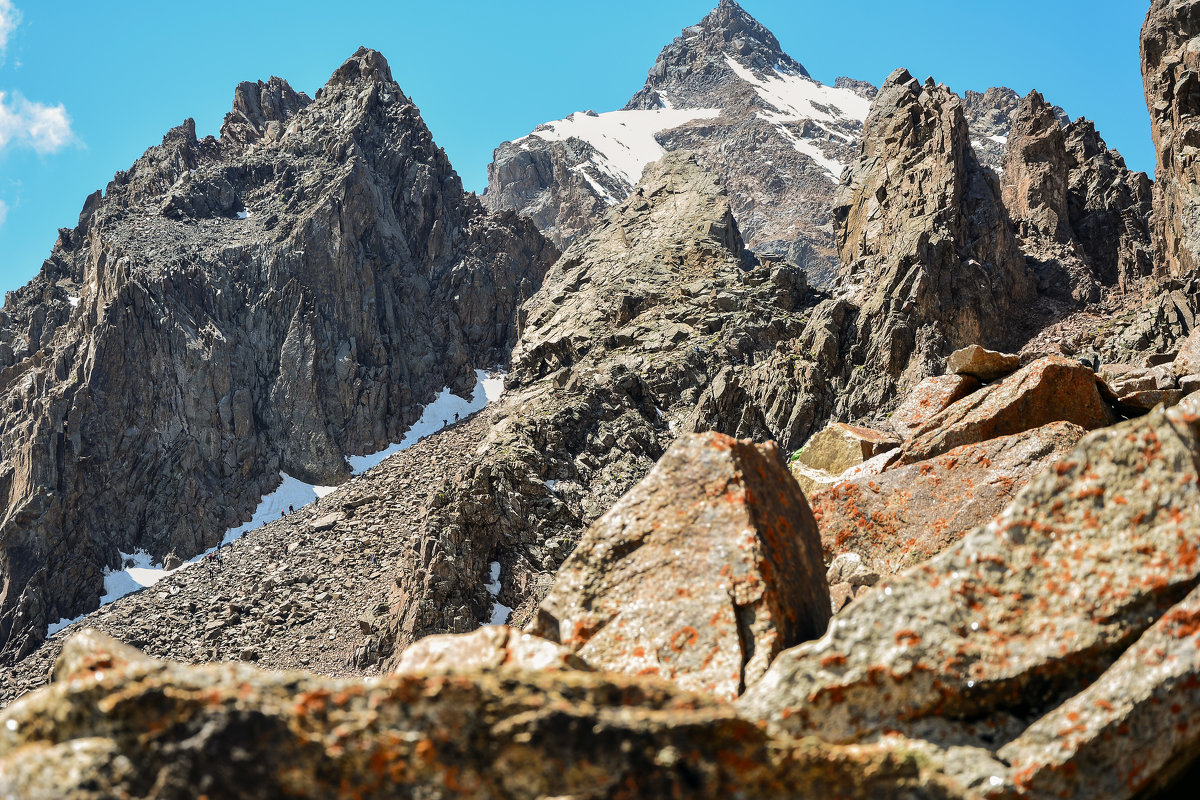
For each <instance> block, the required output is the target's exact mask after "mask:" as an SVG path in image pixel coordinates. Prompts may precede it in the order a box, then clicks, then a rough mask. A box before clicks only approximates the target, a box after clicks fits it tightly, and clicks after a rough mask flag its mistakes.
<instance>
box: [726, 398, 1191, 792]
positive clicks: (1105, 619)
mask: <svg viewBox="0 0 1200 800" xmlns="http://www.w3.org/2000/svg"><path fill="white" fill-rule="evenodd" d="M1198 412H1200V404H1197V403H1196V402H1194V401H1189V402H1188V403H1185V404H1183V405H1181V406H1179V407H1178V408H1175V409H1171V410H1168V411H1157V412H1154V413H1152V414H1150V415H1149V416H1146V417H1142V418H1140V419H1137V420H1132V421H1129V422H1126V423H1123V424H1121V425H1118V426H1116V427H1113V428H1108V429H1105V430H1101V431H1097V432H1095V433H1092V434H1091V435H1089V436H1087V437H1086V438H1085V439H1084V440H1083V441H1082V442H1081V444H1080V445H1079V447H1078V448H1076V449H1075V450H1074V451H1073V452H1072V453H1071V454H1069V455H1068V456H1067V457H1066V458H1065V459H1064V460H1063V461H1061V462H1060V463H1059V464H1058V465H1056V466H1055V467H1053V468H1052V469H1049V470H1046V471H1045V472H1043V473H1042V474H1041V475H1039V476H1038V477H1037V478H1035V479H1034V480H1033V481H1032V482H1031V483H1030V484H1029V486H1028V487H1027V488H1026V489H1025V490H1024V491H1023V492H1022V493H1021V494H1020V495H1019V496H1018V497H1017V499H1016V501H1015V502H1014V503H1013V504H1012V505H1010V506H1009V507H1008V508H1007V509H1006V510H1005V511H1004V513H1003V514H1001V515H999V516H998V517H997V518H996V519H994V520H993V521H991V522H990V523H989V524H987V525H985V526H983V527H980V528H978V529H976V530H974V531H972V532H971V533H969V534H967V536H966V537H965V538H964V539H963V540H962V541H961V542H959V544H957V545H956V546H954V547H952V548H951V549H950V550H948V551H946V552H945V553H943V554H941V555H940V556H937V557H935V558H934V559H932V560H931V561H929V562H927V563H925V564H923V565H919V566H916V567H913V568H910V569H908V570H907V571H905V572H904V573H902V574H901V575H899V576H897V577H895V578H894V579H892V580H889V581H886V582H884V583H882V584H880V586H878V587H876V588H875V589H874V590H873V591H872V594H874V595H875V596H878V597H880V601H879V602H856V603H853V604H851V605H850V606H849V607H848V608H846V609H845V610H844V611H843V612H842V614H841V615H840V616H839V617H838V618H837V619H836V620H835V621H834V622H833V623H832V624H831V626H830V632H829V633H828V634H827V635H826V636H825V637H824V638H823V639H821V640H820V641H819V642H814V643H810V644H807V645H802V646H800V647H798V648H794V649H792V650H789V651H787V652H785V653H783V654H782V655H781V656H780V657H779V658H777V659H776V660H775V663H774V664H773V665H772V667H771V669H770V671H769V672H768V673H767V675H766V676H765V677H764V678H763V679H762V680H761V681H759V682H758V683H757V684H755V685H754V686H753V687H751V688H750V690H749V691H748V692H747V693H746V695H744V697H743V698H742V699H741V700H740V701H739V704H740V706H741V708H742V710H743V711H744V712H746V713H750V714H754V715H756V716H759V717H761V718H764V719H771V720H774V721H775V722H777V723H779V724H780V725H782V726H784V727H785V728H787V729H788V730H791V731H793V732H795V733H804V734H815V735H818V736H820V737H821V738H823V739H825V740H826V741H838V742H850V741H858V740H863V739H865V738H868V737H871V736H873V735H875V734H878V733H882V732H884V731H896V732H900V733H902V734H908V735H919V736H921V737H922V738H925V739H926V740H929V741H937V742H941V743H942V744H943V746H963V745H969V746H973V747H977V748H982V749H984V750H987V751H992V752H994V751H997V750H1000V748H1002V747H1004V746H1005V745H1006V744H1008V743H1009V742H1014V741H1018V742H1019V741H1021V738H1020V737H1022V733H1023V731H1025V730H1026V729H1027V728H1029V726H1030V725H1031V724H1032V723H1034V722H1035V721H1036V720H1038V719H1039V718H1040V717H1042V716H1043V715H1044V714H1046V713H1053V714H1055V715H1057V714H1058V713H1059V712H1058V711H1056V709H1058V708H1059V707H1060V704H1061V703H1062V702H1063V701H1065V700H1067V699H1068V698H1070V697H1072V696H1074V695H1076V694H1078V693H1079V692H1081V691H1083V690H1085V689H1088V687H1089V686H1094V684H1093V681H1094V680H1095V679H1096V678H1098V677H1099V678H1100V679H1101V681H1104V680H1105V678H1104V677H1101V676H1102V675H1107V674H1109V673H1108V671H1109V670H1110V669H1115V670H1116V672H1115V673H1112V677H1111V678H1109V680H1110V681H1111V682H1110V683H1109V684H1108V685H1109V686H1110V687H1112V686H1113V685H1114V684H1115V683H1116V682H1118V681H1121V680H1123V679H1124V678H1123V677H1122V676H1124V675H1128V669H1129V668H1128V667H1127V666H1126V665H1124V664H1121V663H1120V662H1119V659H1120V658H1121V657H1122V654H1123V653H1125V654H1127V655H1128V657H1129V658H1130V659H1138V660H1141V656H1139V655H1137V651H1131V650H1129V648H1130V647H1131V646H1132V645H1133V644H1134V643H1135V642H1136V641H1137V639H1138V638H1139V637H1141V636H1142V635H1143V634H1146V632H1147V631H1148V630H1149V629H1150V628H1151V626H1152V625H1154V623H1155V620H1157V619H1159V618H1161V619H1162V621H1163V623H1164V626H1166V625H1170V626H1178V624H1179V622H1180V621H1181V620H1183V619H1185V618H1186V617H1187V615H1188V613H1190V612H1188V609H1187V607H1184V608H1181V609H1179V612H1178V613H1177V612H1170V613H1167V612H1168V611H1169V609H1170V608H1171V606H1172V605H1174V604H1175V603H1177V602H1179V601H1180V600H1182V599H1183V598H1184V597H1185V596H1186V595H1187V594H1188V593H1189V592H1191V591H1192V590H1193V588H1194V587H1195V586H1196V583H1197V580H1200V559H1197V557H1196V554H1197V552H1200V550H1198V548H1200V538H1198V537H1200V477H1198V470H1200V413H1198ZM1164 614H1165V616H1164ZM1167 630H1178V631H1181V632H1183V631H1191V630H1193V628H1191V627H1187V626H1185V627H1182V628H1179V627H1171V628H1168V629H1167ZM1148 635H1149V636H1150V637H1151V638H1152V639H1153V637H1154V636H1156V634H1155V633H1153V632H1151V633H1150V634H1148ZM1168 635H1174V634H1168ZM1187 635H1189V636H1190V633H1188V634H1187ZM1163 655H1164V656H1165V655H1166V653H1165V652H1164V653H1163ZM1156 657H1157V656H1156ZM1187 659H1188V660H1189V662H1190V663H1191V664H1193V665H1194V664H1195V654H1194V652H1191V653H1190V654H1189V655H1188V656H1187ZM1191 668H1192V667H1186V666H1184V665H1182V664H1181V665H1178V666H1176V667H1171V668H1170V670H1165V671H1158V670H1147V672H1146V678H1145V679H1144V680H1142V681H1136V682H1130V683H1125V684H1122V686H1121V688H1120V689H1117V690H1114V691H1113V692H1112V693H1110V694H1106V696H1105V697H1104V698H1103V699H1104V700H1105V702H1107V703H1110V704H1111V706H1112V708H1104V709H1102V710H1103V711H1104V712H1105V713H1114V714H1116V713H1127V712H1126V711H1120V712H1118V711H1117V710H1116V709H1118V708H1120V709H1128V708H1129V707H1130V705H1131V704H1138V703H1141V702H1144V700H1142V699H1140V698H1144V697H1145V696H1146V693H1147V691H1155V692H1157V691H1163V690H1165V687H1168V686H1170V685H1171V683H1172V682H1173V681H1175V680H1177V678H1176V677H1175V676H1176V675H1178V674H1179V672H1178V670H1183V671H1184V672H1185V673H1186V671H1187V670H1188V669H1191ZM1160 680H1161V681H1162V684H1161V686H1157V687H1156V688H1154V689H1153V690H1150V689H1149V686H1150V685H1151V684H1158V683H1159V681H1160ZM1093 697H1094V696H1093ZM1083 699H1086V698H1083ZM1067 710H1069V709H1067ZM1159 713H1160V714H1161V713H1164V712H1163V710H1160V712H1159ZM1101 716H1102V715H1101ZM1051 719H1053V718H1051ZM1066 719H1068V720H1075V717H1073V716H1067V717H1066ZM1075 721H1080V720H1075ZM1082 722H1083V724H1082V726H1081V727H1080V728H1079V729H1075V730H1086V729H1087V727H1088V725H1090V724H1092V722H1091V720H1090V719H1089V720H1087V721H1082ZM1029 730H1030V733H1029V734H1028V735H1029V736H1030V737H1031V739H1032V742H1035V743H1036V742H1037V741H1043V740H1044V738H1043V737H1044V735H1045V734H1044V731H1045V728H1044V727H1038V726H1035V727H1034V728H1030V729H1029ZM1038 731H1042V732H1038ZM1073 733H1074V730H1072V731H1069V732H1062V733H1059V734H1058V735H1059V737H1060V739H1059V741H1060V742H1061V743H1062V744H1063V745H1064V746H1063V752H1064V753H1067V754H1068V755H1069V753H1070V750H1071V748H1072V747H1075V748H1078V747H1080V746H1081V743H1080V742H1079V741H1078V740H1077V739H1075V738H1074V737H1073ZM1140 736H1141V733H1140V732H1139V738H1140ZM1062 737H1067V738H1065V739H1064V738H1062ZM1026 741H1027V742H1028V741H1030V740H1026ZM1141 741H1143V742H1148V741H1155V740H1154V739H1152V738H1150V739H1141ZM1189 742H1190V739H1188V738H1186V737H1175V736H1171V737H1170V738H1169V739H1167V740H1166V741H1164V742H1163V744H1164V750H1165V751H1166V752H1164V753H1162V754H1161V755H1162V756H1165V759H1166V761H1165V763H1168V764H1171V765H1173V766H1172V767H1169V768H1168V769H1167V770H1165V774H1164V772H1160V773H1159V774H1158V776H1157V777H1159V778H1163V779H1165V778H1168V777H1169V772H1170V769H1171V768H1174V769H1178V768H1179V767H1181V766H1182V763H1183V761H1181V760H1179V759H1177V758H1176V757H1179V758H1180V759H1182V757H1183V756H1184V755H1185V753H1186V754H1187V757H1189V758H1190V757H1194V755H1195V752H1194V750H1191V751H1190V752H1189V750H1188V748H1189V747H1190V744H1189ZM1097 744H1099V743H1097ZM1155 744H1156V745H1157V741H1155ZM1115 746H1117V747H1119V745H1115ZM1014 747H1015V748H1016V749H1017V751H1018V752H1020V753H1030V752H1031V751H1030V750H1026V749H1024V746H1023V745H1020V746H1019V745H1014ZM1057 749H1058V748H1057V747H1056V748H1055V750H1057ZM1043 757H1044V756H1043ZM1056 757H1057V756H1056ZM1155 757H1156V758H1158V757H1159V756H1158V755H1156V756H1155ZM1108 769H1109V770H1122V771H1123V772H1125V771H1128V772H1130V773H1132V774H1134V775H1135V777H1136V773H1137V772H1138V770H1137V769H1136V765H1131V764H1113V765H1111V766H1110V767H1109V768H1108ZM1106 771H1107V770H1106ZM997 774H998V775H999V777H1000V781H999V782H998V783H997V782H993V783H992V785H993V786H996V787H999V786H1000V785H1002V784H1005V783H1009V784H1010V785H1011V784H1015V783H1016V782H1017V781H1018V780H1019V778H1018V773H1017V772H1016V770H1014V771H1013V773H1011V774H1009V775H1007V776H1005V775H1003V774H1002V773H997ZM1143 776H1144V777H1150V776H1149V775H1148V774H1146V773H1143ZM1135 783H1136V781H1135ZM1119 796H1128V795H1127V794H1122V795H1119Z"/></svg>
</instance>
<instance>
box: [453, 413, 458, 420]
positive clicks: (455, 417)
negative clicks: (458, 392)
mask: <svg viewBox="0 0 1200 800" xmlns="http://www.w3.org/2000/svg"><path fill="white" fill-rule="evenodd" d="M454 421H455V422H458V412H457V411H455V412H454Z"/></svg>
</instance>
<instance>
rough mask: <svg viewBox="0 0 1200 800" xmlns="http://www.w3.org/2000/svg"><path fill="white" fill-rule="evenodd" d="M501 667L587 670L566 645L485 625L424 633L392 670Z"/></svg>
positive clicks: (424, 671) (420, 671) (418, 671)
mask: <svg viewBox="0 0 1200 800" xmlns="http://www.w3.org/2000/svg"><path fill="white" fill-rule="evenodd" d="M502 668H503V669H519V670H526V671H540V672H549V671H552V670H588V669H590V667H589V666H588V664H587V662H586V661H584V660H583V659H582V658H580V657H579V656H577V655H575V653H573V652H572V651H571V649H570V648H568V647H564V646H562V645H560V644H556V643H554V642H552V641H549V640H548V639H544V638H542V637H540V636H534V635H533V634H529V633H522V632H521V631H519V630H516V629H515V628H510V627H508V626H507V625H489V626H487V627H486V628H480V629H479V630H477V631H474V632H473V633H459V634H446V635H444V636H427V637H426V638H424V639H422V640H421V641H419V642H417V643H416V644H415V645H413V646H412V647H410V648H408V649H407V650H405V651H404V654H403V655H402V656H401V657H400V662H399V663H398V664H397V665H396V673H398V674H402V675H430V674H436V673H444V672H460V673H471V672H484V671H489V670H497V669H502Z"/></svg>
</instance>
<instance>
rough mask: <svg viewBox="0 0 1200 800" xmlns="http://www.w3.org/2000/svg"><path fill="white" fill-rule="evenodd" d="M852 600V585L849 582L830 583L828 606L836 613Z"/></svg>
mask: <svg viewBox="0 0 1200 800" xmlns="http://www.w3.org/2000/svg"><path fill="white" fill-rule="evenodd" d="M852 600H854V587H853V586H851V585H850V584H849V583H831V584H830V585H829V607H830V609H832V611H833V613H834V614H836V613H838V612H839V611H841V610H842V609H843V608H845V607H846V606H848V605H850V603H851V601H852Z"/></svg>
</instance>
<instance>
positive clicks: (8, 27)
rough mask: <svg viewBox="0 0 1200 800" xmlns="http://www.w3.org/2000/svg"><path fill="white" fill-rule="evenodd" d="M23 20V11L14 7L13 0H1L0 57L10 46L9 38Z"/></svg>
mask: <svg viewBox="0 0 1200 800" xmlns="http://www.w3.org/2000/svg"><path fill="white" fill-rule="evenodd" d="M20 22H21V12H20V11H18V10H17V9H15V8H13V4H12V0H0V58H3V57H4V51H5V49H6V48H7V47H8V39H9V37H10V36H12V33H13V31H15V30H16V29H17V25H18V24H20Z"/></svg>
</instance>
